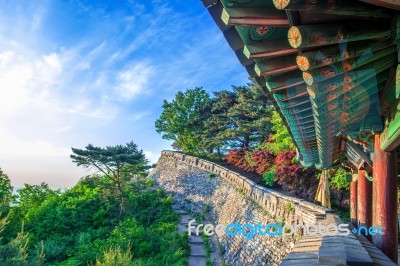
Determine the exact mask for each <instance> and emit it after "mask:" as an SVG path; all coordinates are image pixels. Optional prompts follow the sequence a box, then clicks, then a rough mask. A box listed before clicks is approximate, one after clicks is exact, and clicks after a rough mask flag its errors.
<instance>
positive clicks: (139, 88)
mask: <svg viewBox="0 0 400 266" xmlns="http://www.w3.org/2000/svg"><path fill="white" fill-rule="evenodd" d="M153 72H154V70H153V67H152V66H150V65H149V64H147V63H144V62H139V63H136V64H133V65H131V66H130V67H128V68H127V69H125V70H123V71H122V72H120V73H119V74H118V77H117V82H118V83H117V84H118V85H117V87H116V91H117V92H118V94H119V95H120V97H121V98H122V99H123V100H132V99H133V98H135V97H136V96H138V95H140V94H145V93H148V92H149V90H150V88H148V87H147V83H148V82H149V78H150V77H151V75H152V74H153Z"/></svg>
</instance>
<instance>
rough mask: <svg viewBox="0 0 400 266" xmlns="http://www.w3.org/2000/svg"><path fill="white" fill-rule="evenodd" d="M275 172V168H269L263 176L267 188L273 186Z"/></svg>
mask: <svg viewBox="0 0 400 266" xmlns="http://www.w3.org/2000/svg"><path fill="white" fill-rule="evenodd" d="M275 170H276V166H273V167H271V168H270V169H269V170H268V171H267V172H265V173H264V174H263V179H264V181H265V184H266V185H267V186H273V185H274V181H275Z"/></svg>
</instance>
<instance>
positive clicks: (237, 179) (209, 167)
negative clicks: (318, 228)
mask: <svg viewBox="0 0 400 266" xmlns="http://www.w3.org/2000/svg"><path fill="white" fill-rule="evenodd" d="M211 173H213V174H211ZM151 176H152V177H153V178H154V179H155V180H156V181H157V182H158V184H159V185H160V186H161V187H162V188H164V189H165V190H166V191H167V192H170V193H173V194H174V195H175V198H176V199H177V200H178V201H181V202H182V203H184V202H186V201H190V202H192V203H194V204H196V205H197V206H200V207H204V208H205V209H208V210H209V211H210V214H211V217H212V218H213V220H214V224H215V225H217V224H224V225H228V224H230V223H233V222H238V223H239V224H246V223H249V224H257V223H258V222H261V223H262V224H263V225H266V224H269V223H275V224H276V223H278V222H279V221H281V222H283V223H295V222H297V223H300V222H302V223H305V224H310V223H317V222H318V221H321V220H323V219H325V217H326V214H327V213H328V212H329V210H328V209H326V208H323V207H320V206H317V205H314V204H312V203H309V202H306V201H304V200H300V199H297V198H293V197H289V196H286V195H282V194H280V193H277V192H275V191H273V190H270V189H267V188H264V187H261V186H258V185H257V184H255V183H254V182H252V181H251V180H249V179H247V178H246V177H243V176H241V175H239V174H237V173H235V172H233V171H230V170H228V169H226V168H223V167H221V166H219V165H216V164H214V163H211V162H208V161H205V160H201V159H198V158H196V157H192V156H188V155H184V154H181V153H177V152H171V151H163V152H162V156H161V158H160V159H159V161H158V164H157V167H156V168H155V169H154V170H153V172H152V174H151ZM297 241H298V237H289V238H286V239H285V240H283V239H282V237H272V236H268V235H267V236H260V235H257V236H255V237H254V238H253V239H251V240H246V237H245V236H228V235H224V236H223V237H221V238H220V239H219V242H220V245H221V248H222V249H223V250H224V252H223V256H224V260H225V262H226V264H227V265H279V264H280V263H281V261H282V260H283V259H284V258H285V257H286V256H287V255H288V253H289V252H290V251H291V250H292V249H293V247H294V246H295V243H296V242H297Z"/></svg>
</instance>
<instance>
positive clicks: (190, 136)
mask: <svg viewBox="0 0 400 266" xmlns="http://www.w3.org/2000/svg"><path fill="white" fill-rule="evenodd" d="M207 107H210V96H209V94H208V93H207V92H206V91H205V90H203V89H202V88H195V89H188V90H186V91H185V92H178V93H177V94H176V95H175V99H173V100H172V101H171V102H168V101H167V100H164V102H163V105H162V108H163V112H162V113H161V116H160V118H159V119H157V120H156V122H155V127H156V130H157V132H158V133H160V134H162V137H163V138H164V139H168V140H173V141H174V147H175V148H177V149H178V150H182V151H184V152H186V153H189V154H201V151H200V150H201V147H199V145H198V144H199V134H200V133H201V132H202V131H203V130H204V129H205V128H204V124H203V121H204V120H206V117H208V116H209V108H207Z"/></svg>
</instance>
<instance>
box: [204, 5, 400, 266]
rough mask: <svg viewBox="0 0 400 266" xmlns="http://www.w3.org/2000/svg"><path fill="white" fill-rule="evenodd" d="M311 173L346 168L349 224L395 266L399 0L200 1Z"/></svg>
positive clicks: (399, 126)
mask: <svg viewBox="0 0 400 266" xmlns="http://www.w3.org/2000/svg"><path fill="white" fill-rule="evenodd" d="M202 2H203V4H204V6H205V7H206V8H207V9H208V11H209V13H210V14H211V16H212V18H213V19H214V21H215V23H216V24H217V25H218V27H219V28H220V29H221V31H222V32H223V35H224V36H225V38H226V40H227V42H228V43H229V45H230V46H231V48H232V49H233V51H234V52H235V54H236V56H237V57H238V59H239V61H240V63H241V64H242V65H243V66H244V67H245V68H246V70H247V72H248V73H249V75H250V76H251V77H253V78H255V79H256V81H257V82H258V84H259V85H260V86H261V87H262V88H263V89H264V91H265V93H266V94H267V95H268V96H269V97H270V99H271V100H272V102H273V103H274V105H275V107H276V109H277V110H278V111H279V113H280V114H281V116H282V118H283V120H284V122H285V124H286V126H287V127H288V129H289V131H290V134H291V136H292V138H293V140H294V142H295V144H296V147H297V151H298V155H299V160H300V162H301V163H302V165H304V166H307V167H318V168H321V169H329V168H332V167H336V166H338V165H346V166H347V167H349V169H352V170H351V171H352V172H353V173H354V175H353V179H352V182H351V185H350V190H351V191H350V194H351V196H350V197H351V219H352V222H353V223H354V224H355V225H356V226H367V227H369V226H372V225H373V226H381V227H383V230H384V234H383V235H375V236H369V237H370V240H371V241H372V243H374V244H375V245H376V246H377V247H378V248H380V249H381V250H382V251H383V252H384V253H385V254H386V255H387V256H388V257H390V258H391V259H392V260H393V261H395V262H397V256H398V254H397V253H398V224H397V190H398V173H397V151H396V150H397V147H398V146H399V144H400V101H399V100H400V67H399V51H400V49H399V47H400V46H399V44H400V16H399V14H400V0H360V1H357V0H202Z"/></svg>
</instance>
